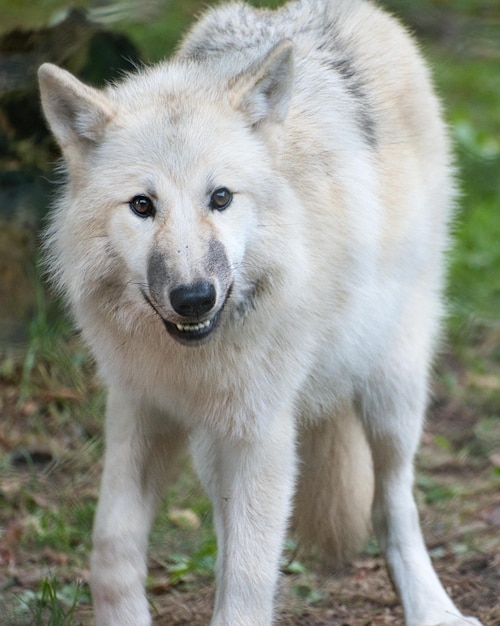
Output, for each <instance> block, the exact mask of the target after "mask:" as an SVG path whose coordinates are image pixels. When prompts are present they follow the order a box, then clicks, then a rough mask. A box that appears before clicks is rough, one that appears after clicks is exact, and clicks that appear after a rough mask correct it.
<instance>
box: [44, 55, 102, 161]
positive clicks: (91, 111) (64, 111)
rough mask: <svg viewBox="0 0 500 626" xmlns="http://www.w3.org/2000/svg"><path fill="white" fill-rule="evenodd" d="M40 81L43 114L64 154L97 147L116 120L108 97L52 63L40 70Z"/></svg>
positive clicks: (45, 64) (46, 64)
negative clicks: (107, 129) (95, 145)
mask: <svg viewBox="0 0 500 626" xmlns="http://www.w3.org/2000/svg"><path fill="white" fill-rule="evenodd" d="M38 80H39V84H40V94H41V97H42V108H43V112H44V114H45V117H46V119H47V122H48V124H49V126H50V129H51V130H52V132H53V133H54V136H55V138H56V140H57V142H58V143H59V145H60V146H61V148H62V149H63V151H65V150H72V149H74V148H76V149H77V150H80V151H81V150H82V149H86V148H88V147H90V145H91V144H95V143H97V142H98V141H99V140H100V138H101V136H102V134H103V133H104V129H105V128H106V126H107V124H108V123H109V122H110V121H111V119H112V118H113V117H114V110H113V106H112V104H111V102H110V101H109V100H108V98H107V97H106V96H105V95H104V93H103V92H101V91H98V90H97V89H93V88H92V87H88V86H87V85H84V84H83V83H81V82H80V81H79V80H78V79H77V78H75V77H74V76H73V75H72V74H70V73H69V72H67V71H66V70H63V69H61V68H59V67H56V66H55V65H52V64H50V63H44V64H43V65H42V66H41V67H40V69H39V70H38Z"/></svg>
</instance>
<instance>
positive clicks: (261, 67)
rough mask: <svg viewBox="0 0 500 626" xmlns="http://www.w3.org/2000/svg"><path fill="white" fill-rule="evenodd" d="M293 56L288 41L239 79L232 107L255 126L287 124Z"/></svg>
mask: <svg viewBox="0 0 500 626" xmlns="http://www.w3.org/2000/svg"><path fill="white" fill-rule="evenodd" d="M293 57H294V54H293V44H292V42H291V41H290V40H288V39H285V40H283V41H281V42H280V43H279V44H277V45H276V46H275V47H274V48H273V49H272V50H271V51H270V52H269V53H268V54H267V56H265V57H264V58H263V59H261V60H260V61H258V62H257V63H255V64H254V65H252V66H251V67H250V69H248V70H247V71H246V72H245V73H244V74H242V75H241V76H239V77H238V79H237V80H236V83H235V85H234V94H235V95H234V97H233V105H234V106H235V108H236V109H238V110H240V111H242V112H243V113H245V115H246V116H247V118H248V119H249V121H250V123H251V125H252V126H257V125H259V124H261V123H262V122H265V121H270V122H282V121H284V119H285V117H286V115H287V113H288V105H289V103H290V97H291V94H292V87H293V75H294V63H293Z"/></svg>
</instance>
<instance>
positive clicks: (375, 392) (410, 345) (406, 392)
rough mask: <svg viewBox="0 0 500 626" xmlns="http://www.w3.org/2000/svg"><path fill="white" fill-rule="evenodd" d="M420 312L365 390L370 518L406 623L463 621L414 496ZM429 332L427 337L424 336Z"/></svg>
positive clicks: (422, 377)
mask: <svg viewBox="0 0 500 626" xmlns="http://www.w3.org/2000/svg"><path fill="white" fill-rule="evenodd" d="M414 311H415V312H417V315H416V316H414V319H412V320H409V321H408V323H407V324H406V325H405V328H404V329H403V330H402V331H401V335H400V336H399V337H398V336H396V337H394V341H393V342H392V343H391V350H390V351H388V354H390V356H387V357H386V358H385V360H381V362H380V363H379V364H378V366H377V368H376V370H375V371H373V372H372V375H371V378H370V380H369V381H368V383H367V384H366V386H365V387H364V389H363V390H362V391H361V407H362V416H363V423H364V426H365V432H366V435H367V439H368V441H369V444H370V447H371V450H372V458H373V465H374V474H375V493H374V501H373V511H372V519H373V526H374V529H375V533H376V535H377V538H378V541H379V544H380V547H381V549H382V551H383V552H384V554H385V558H386V562H387V565H388V569H389V572H390V575H391V579H392V581H393V584H394V586H395V588H396V591H397V593H398V595H399V597H400V599H401V603H402V605H403V610H404V615H405V623H406V625H407V626H459V625H462V626H465V625H466V624H468V623H470V624H479V622H477V621H476V620H474V619H471V618H465V617H463V616H462V615H461V613H460V611H459V610H458V609H457V608H456V606H455V605H454V604H453V602H452V600H451V599H450V598H449V596H448V594H447V593H446V591H445V590H444V588H443V586H442V584H441V582H440V581H439V579H438V577H437V574H436V573H435V571H434V568H433V566H432V563H431V560H430V557H429V555H428V552H427V550H426V547H425V544H424V539H423V536H422V532H421V529H420V523H419V516H418V512H417V507H416V503H415V499H414V496H413V480H414V473H413V462H414V457H415V453H416V451H417V447H418V444H419V441H420V436H421V431H422V425H423V420H424V413H425V409H426V402H427V376H428V362H429V352H430V350H429V346H430V341H429V337H431V336H432V332H428V331H429V329H428V327H427V324H426V322H425V321H424V320H423V319H420V320H419V319H418V312H419V311H422V307H421V306H420V307H415V309H414ZM426 338H427V339H426Z"/></svg>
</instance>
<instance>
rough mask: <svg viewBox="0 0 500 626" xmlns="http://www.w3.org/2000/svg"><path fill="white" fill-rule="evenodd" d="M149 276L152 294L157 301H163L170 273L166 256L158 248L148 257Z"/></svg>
mask: <svg viewBox="0 0 500 626" xmlns="http://www.w3.org/2000/svg"><path fill="white" fill-rule="evenodd" d="M147 277H148V287H149V293H150V295H151V296H152V297H153V298H154V299H155V301H156V302H158V303H161V302H163V300H164V298H165V286H166V285H167V283H168V279H169V274H168V270H167V264H166V262H165V258H164V256H163V254H162V253H161V252H160V250H158V249H156V248H155V249H153V251H152V252H151V254H150V256H149V259H148V271H147Z"/></svg>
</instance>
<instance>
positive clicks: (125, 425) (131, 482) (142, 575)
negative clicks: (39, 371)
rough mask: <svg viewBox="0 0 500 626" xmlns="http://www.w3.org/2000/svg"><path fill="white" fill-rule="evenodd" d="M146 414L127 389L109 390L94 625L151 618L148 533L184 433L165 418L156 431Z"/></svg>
mask: <svg viewBox="0 0 500 626" xmlns="http://www.w3.org/2000/svg"><path fill="white" fill-rule="evenodd" d="M148 417H151V415H149V414H148V415H146V414H145V411H144V409H143V407H141V406H140V404H139V403H137V402H135V401H134V399H133V398H132V397H130V395H127V394H126V393H123V392H121V391H118V390H111V391H110V394H109V398H108V409H107V416H106V430H105V444H106V452H105V459H104V472H103V476H102V482H101V493H100V498H99V504H98V507H97V512H96V517H95V522H94V534H93V551H92V557H91V581H90V585H91V590H92V598H93V603H94V611H95V624H96V626H148V625H149V624H151V617H150V613H149V608H148V601H147V599H146V595H145V590H144V584H145V579H146V567H147V566H146V552H147V540H148V533H149V529H150V526H151V522H152V519H153V517H154V514H155V512H156V508H157V505H158V503H159V501H160V499H161V495H162V493H163V489H164V488H165V484H166V483H167V482H168V481H169V479H172V478H173V477H174V476H175V473H176V467H177V461H178V458H179V455H180V453H182V451H183V450H184V448H185V442H186V436H185V433H184V432H182V431H181V430H179V429H178V428H176V427H173V426H171V427H170V429H168V427H167V425H166V424H162V430H161V431H158V427H159V423H158V422H156V424H155V425H154V426H153V425H152V424H150V426H149V428H148V424H147V421H146V420H147V418H148ZM150 428H151V430H150Z"/></svg>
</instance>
